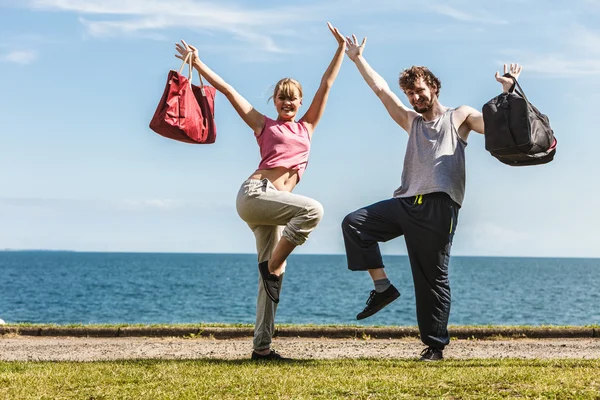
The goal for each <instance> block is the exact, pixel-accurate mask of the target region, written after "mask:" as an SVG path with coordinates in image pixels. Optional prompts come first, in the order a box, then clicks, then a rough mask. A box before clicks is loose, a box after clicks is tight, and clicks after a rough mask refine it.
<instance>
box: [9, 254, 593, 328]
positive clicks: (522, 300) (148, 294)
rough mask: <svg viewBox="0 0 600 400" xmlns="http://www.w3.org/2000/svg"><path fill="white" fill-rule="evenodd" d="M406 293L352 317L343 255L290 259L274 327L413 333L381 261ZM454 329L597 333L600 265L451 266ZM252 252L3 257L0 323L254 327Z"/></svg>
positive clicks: (409, 289) (410, 300) (406, 298)
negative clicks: (593, 329)
mask: <svg viewBox="0 0 600 400" xmlns="http://www.w3.org/2000/svg"><path fill="white" fill-rule="evenodd" d="M384 263H385V265H386V271H387V273H388V276H389V278H390V280H391V281H392V283H393V284H394V285H395V286H396V287H397V288H398V289H399V290H400V292H401V297H400V299H398V300H397V301H395V302H394V303H392V304H391V305H390V306H388V307H387V308H385V309H384V310H382V311H381V312H379V313H378V314H376V315H374V316H372V317H370V318H368V319H365V320H362V321H357V320H356V314H357V313H358V312H360V311H361V310H362V309H363V308H364V307H365V301H366V300H367V298H368V296H369V292H370V291H371V290H372V289H373V284H372V281H371V279H370V278H369V276H368V273H366V272H353V271H350V270H348V269H347V266H346V258H345V256H344V255H302V254H300V255H292V256H291V257H290V258H289V260H288V266H287V270H286V274H285V278H284V281H283V288H282V293H281V300H280V303H279V307H278V311H277V318H276V322H277V323H281V324H318V325H324V324H327V325H329V324H355V325H378V326H381V325H385V326H414V325H416V323H417V322H416V310H415V296H414V287H413V284H412V275H411V270H410V265H409V261H408V257H406V256H385V257H384ZM450 285H451V289H452V307H451V311H450V324H453V325H534V326H539V325H574V326H584V325H592V324H593V325H599V324H600V259H584V258H521V257H461V256H453V257H452V258H451V261H450ZM257 289H258V269H257V260H256V255H253V254H173V253H85V252H68V251H64V252H62V251H0V319H2V320H4V321H6V322H7V323H53V324H120V323H124V324H182V323H192V324H195V323H227V324H232V323H233V324H252V323H254V318H255V310H256V293H257Z"/></svg>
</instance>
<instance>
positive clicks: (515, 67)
mask: <svg viewBox="0 0 600 400" xmlns="http://www.w3.org/2000/svg"><path fill="white" fill-rule="evenodd" d="M522 70H523V67H522V66H520V65H519V64H510V68H509V66H508V64H504V74H510V75H512V76H513V77H514V78H515V79H519V75H520V74H521V71H522ZM496 80H497V81H498V82H500V83H501V84H502V91H503V92H504V93H507V92H508V91H509V90H510V88H511V86H512V85H513V83H514V82H513V80H512V79H511V78H508V77H504V76H502V75H500V73H499V72H498V71H496Z"/></svg>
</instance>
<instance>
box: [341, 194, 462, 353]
mask: <svg viewBox="0 0 600 400" xmlns="http://www.w3.org/2000/svg"><path fill="white" fill-rule="evenodd" d="M459 208H460V207H459V206H458V204H456V203H455V202H454V201H453V200H452V199H450V196H448V195H447V194H446V193H431V194H426V195H422V196H415V197H406V198H393V199H389V200H384V201H380V202H378V203H375V204H372V205H370V206H367V207H364V208H360V209H358V210H356V211H354V212H353V213H351V214H348V215H347V216H346V218H344V221H343V222H342V231H343V233H344V243H345V245H346V256H347V258H348V268H349V269H350V270H352V271H366V270H368V269H376V268H384V265H383V259H382V258H381V252H380V250H379V242H387V241H388V240H391V239H394V238H396V237H398V236H402V235H404V239H405V241H406V247H407V250H408V257H409V259H410V266H411V269H412V275H413V281H414V286H415V297H416V302H417V322H418V324H419V332H420V333H421V340H422V341H423V343H425V345H427V346H431V347H435V348H437V349H440V350H442V349H443V348H444V346H446V345H447V344H448V343H449V342H450V338H449V336H448V316H449V314H450V283H449V281H448V261H449V258H450V246H451V245H452V239H453V237H454V232H455V231H456V225H457V222H458V210H459Z"/></svg>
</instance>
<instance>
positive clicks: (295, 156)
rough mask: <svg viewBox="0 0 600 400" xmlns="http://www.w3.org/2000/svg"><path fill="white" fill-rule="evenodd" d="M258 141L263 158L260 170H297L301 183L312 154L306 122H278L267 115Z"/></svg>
mask: <svg viewBox="0 0 600 400" xmlns="http://www.w3.org/2000/svg"><path fill="white" fill-rule="evenodd" d="M256 141H257V142H258V146H259V147H260V156H261V158H262V159H261V161H260V164H259V166H258V169H271V168H275V167H285V168H291V169H295V170H297V171H298V182H300V178H301V177H302V173H303V172H304V170H305V169H306V165H307V164H308V153H309V152H310V136H309V134H308V129H306V126H305V125H304V122H302V121H299V122H286V121H276V120H272V119H271V118H269V117H267V116H266V115H265V126H264V127H263V130H262V132H261V133H260V134H259V135H257V136H256Z"/></svg>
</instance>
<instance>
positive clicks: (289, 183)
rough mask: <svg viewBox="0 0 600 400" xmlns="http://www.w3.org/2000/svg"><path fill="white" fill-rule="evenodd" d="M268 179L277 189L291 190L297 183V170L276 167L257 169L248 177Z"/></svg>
mask: <svg viewBox="0 0 600 400" xmlns="http://www.w3.org/2000/svg"><path fill="white" fill-rule="evenodd" d="M265 178H266V179H268V180H269V181H270V182H271V183H272V184H273V186H275V188H277V190H280V191H282V192H291V191H292V190H294V188H295V187H296V184H297V183H298V171H297V170H295V169H291V168H284V167H276V168H271V169H257V170H256V171H254V173H253V174H252V175H250V178H248V179H259V180H260V179H265Z"/></svg>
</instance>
